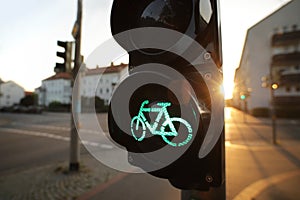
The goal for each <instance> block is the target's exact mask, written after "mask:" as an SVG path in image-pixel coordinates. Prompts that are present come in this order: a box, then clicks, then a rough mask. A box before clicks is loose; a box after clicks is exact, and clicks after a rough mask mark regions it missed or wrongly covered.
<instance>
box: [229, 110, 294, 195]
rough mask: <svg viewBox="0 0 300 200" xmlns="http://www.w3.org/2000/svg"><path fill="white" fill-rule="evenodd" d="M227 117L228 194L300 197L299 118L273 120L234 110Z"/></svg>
mask: <svg viewBox="0 0 300 200" xmlns="http://www.w3.org/2000/svg"><path fill="white" fill-rule="evenodd" d="M231 114H232V116H231V117H232V119H231V120H230V119H229V120H226V121H227V124H226V125H227V127H226V134H227V140H228V141H227V142H226V162H227V163H226V170H227V173H226V174H227V197H228V199H234V200H285V199H289V200H291V199H295V200H296V199H300V190H299V185H300V126H299V122H300V121H299V119H297V120H295V119H277V121H276V124H277V126H276V141H277V143H278V144H277V145H274V144H273V134H272V123H271V120H270V119H268V118H255V117H252V116H250V115H246V116H245V119H246V120H244V116H243V115H244V114H243V113H242V112H241V111H238V110H235V109H233V110H232V113H231Z"/></svg>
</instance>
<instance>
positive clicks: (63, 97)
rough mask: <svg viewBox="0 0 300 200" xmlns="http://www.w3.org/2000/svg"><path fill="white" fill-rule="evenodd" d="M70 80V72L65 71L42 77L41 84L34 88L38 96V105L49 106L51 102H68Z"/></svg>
mask: <svg viewBox="0 0 300 200" xmlns="http://www.w3.org/2000/svg"><path fill="white" fill-rule="evenodd" d="M71 80H72V76H71V74H69V73H66V72H61V73H57V74H55V75H53V76H51V77H49V78H46V79H44V80H43V81H42V86H41V87H39V88H37V89H36V90H35V92H36V93H37V94H38V97H39V101H38V102H39V105H42V106H49V104H50V103H51V102H60V103H62V104H70V103H71V95H72V92H71Z"/></svg>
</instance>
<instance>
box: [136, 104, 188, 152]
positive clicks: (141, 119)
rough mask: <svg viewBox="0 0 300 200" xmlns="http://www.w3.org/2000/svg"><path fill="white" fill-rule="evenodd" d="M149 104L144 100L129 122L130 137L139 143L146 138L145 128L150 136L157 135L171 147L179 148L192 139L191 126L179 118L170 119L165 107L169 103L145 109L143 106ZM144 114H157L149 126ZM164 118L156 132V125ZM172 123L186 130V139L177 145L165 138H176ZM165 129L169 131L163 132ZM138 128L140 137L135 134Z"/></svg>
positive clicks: (176, 133) (176, 134)
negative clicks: (179, 124)
mask: <svg viewBox="0 0 300 200" xmlns="http://www.w3.org/2000/svg"><path fill="white" fill-rule="evenodd" d="M147 104H149V100H145V101H144V102H143V103H142V104H141V107H140V110H139V113H138V115H136V116H134V117H133V118H132V120H131V124H130V127H131V133H132V136H133V137H134V138H135V139H136V140H137V141H139V142H141V141H142V140H143V139H144V138H145V136H146V128H148V130H149V131H150V133H151V134H152V135H159V136H161V137H162V139H163V140H164V141H165V142H166V143H167V144H169V145H171V146H173V147H180V146H184V145H186V144H187V143H188V142H189V141H190V140H191V139H192V137H193V135H192V132H193V129H192V126H191V125H190V124H189V123H188V122H187V121H186V120H184V119H182V118H179V117H172V118H171V117H170V115H169V113H168V110H167V107H168V106H171V103H170V102H158V103H156V105H157V106H159V107H150V108H149V107H145V105H147ZM144 113H158V114H157V116H156V119H155V121H154V122H153V124H152V125H151V124H150V123H149V122H148V120H147V118H146V117H145V115H144ZM163 115H164V117H165V121H164V122H163V123H162V125H161V127H160V129H159V130H158V128H159V127H158V125H159V122H160V120H161V118H162V117H163ZM174 122H179V123H182V124H183V125H184V126H185V127H186V128H187V132H188V135H187V138H186V139H185V140H184V141H182V142H179V143H175V142H172V141H170V140H169V139H168V138H167V137H168V136H173V137H176V136H178V132H177V131H176V128H175V126H174V124H173V123H174ZM166 127H169V129H170V131H165V129H166ZM139 128H142V134H141V136H140V137H138V136H137V135H136V132H137V131H138V129H139Z"/></svg>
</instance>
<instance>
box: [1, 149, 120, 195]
mask: <svg viewBox="0 0 300 200" xmlns="http://www.w3.org/2000/svg"><path fill="white" fill-rule="evenodd" d="M81 163H83V164H81V169H80V172H78V173H74V172H73V173H69V172H68V170H67V169H68V163H67V162H65V163H55V164H51V165H47V166H42V167H37V168H34V169H29V170H26V171H12V172H9V174H7V175H3V176H1V177H0V199H1V200H47V199H49V200H71V199H77V197H78V196H80V195H82V194H84V193H85V192H87V191H89V190H91V189H92V188H93V187H95V186H97V185H99V184H103V183H106V182H107V181H109V180H110V179H112V178H113V177H115V176H117V175H118V174H120V173H119V172H117V171H115V170H113V169H111V168H108V167H106V166H104V165H102V164H101V163H99V162H98V161H96V160H95V159H94V158H92V157H91V156H90V155H88V154H86V155H83V156H81Z"/></svg>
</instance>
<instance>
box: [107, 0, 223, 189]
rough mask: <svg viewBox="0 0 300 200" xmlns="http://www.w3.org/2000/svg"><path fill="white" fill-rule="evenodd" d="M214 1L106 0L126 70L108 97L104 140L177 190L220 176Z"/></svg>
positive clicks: (206, 184)
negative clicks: (109, 1)
mask: <svg viewBox="0 0 300 200" xmlns="http://www.w3.org/2000/svg"><path fill="white" fill-rule="evenodd" d="M218 9H219V2H218V0H146V1H140V0H130V1H129V0H114V3H113V7H112V13H111V30H112V34H113V36H114V38H115V40H116V41H117V42H118V43H119V44H120V45H121V46H122V47H123V48H124V49H125V50H126V51H127V52H128V54H129V76H128V77H127V78H126V79H124V80H123V81H122V82H121V83H120V84H119V85H117V87H116V89H115V91H114V93H113V96H112V98H111V102H110V107H109V113H108V125H109V133H110V136H111V139H112V140H113V142H115V144H117V145H119V146H121V147H125V148H126V150H127V151H128V161H129V163H130V164H131V165H133V166H137V167H139V168H141V169H143V170H144V171H146V172H148V173H150V174H152V175H154V176H156V177H160V178H165V179H168V180H169V181H170V183H171V184H172V185H173V186H175V187H177V188H180V189H199V190H208V189H209V188H210V187H219V186H221V185H222V184H223V183H224V179H225V178H224V177H225V153H224V99H223V94H222V92H221V91H220V86H221V84H222V70H221V67H222V54H221V37H220V19H219V17H220V16H219V12H218Z"/></svg>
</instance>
